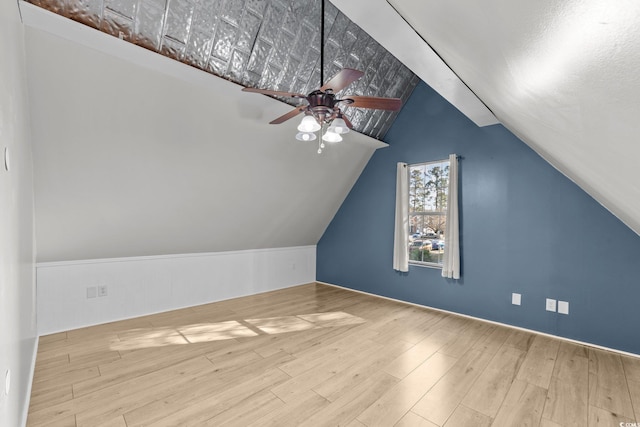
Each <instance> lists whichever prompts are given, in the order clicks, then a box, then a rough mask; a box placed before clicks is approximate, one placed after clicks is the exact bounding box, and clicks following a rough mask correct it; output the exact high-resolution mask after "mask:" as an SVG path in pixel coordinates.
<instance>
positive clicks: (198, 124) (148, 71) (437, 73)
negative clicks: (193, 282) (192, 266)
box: [21, 0, 640, 261]
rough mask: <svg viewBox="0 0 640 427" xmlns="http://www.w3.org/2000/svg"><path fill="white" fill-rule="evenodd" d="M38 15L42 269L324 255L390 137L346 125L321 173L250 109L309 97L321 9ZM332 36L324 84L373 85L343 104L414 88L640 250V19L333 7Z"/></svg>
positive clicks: (634, 12)
mask: <svg viewBox="0 0 640 427" xmlns="http://www.w3.org/2000/svg"><path fill="white" fill-rule="evenodd" d="M32 3H34V4H38V5H40V6H42V8H47V9H49V10H50V11H52V12H55V14H52V13H50V12H46V11H43V9H42V8H40V7H35V6H33V5H31V4H24V3H21V10H22V15H23V19H24V22H25V23H26V24H27V25H28V27H27V63H28V70H29V85H30V102H31V105H32V106H31V108H32V111H31V114H32V117H33V120H34V122H35V123H36V125H35V126H34V130H33V133H34V139H35V143H34V159H35V163H36V164H35V170H36V177H35V181H36V222H37V228H38V248H39V260H40V261H55V260H63V259H81V258H100V257H112V256H131V255H154V254H163V253H182V252H206V251H219V250H236V249H253V248H262V247H279V246H294V245H304V244H315V243H316V242H317V240H318V239H319V237H320V236H321V235H322V232H323V231H324V229H325V228H326V226H327V225H328V223H329V221H330V220H331V218H332V216H333V214H334V213H335V211H336V210H337V209H338V207H339V205H340V203H341V202H342V200H343V198H344V197H345V196H346V194H347V192H348V191H349V189H350V188H351V185H352V184H353V182H354V181H355V179H357V177H358V175H359V173H360V171H361V170H362V168H363V167H364V165H365V164H366V162H367V161H368V158H369V157H370V155H371V154H372V153H373V151H374V150H375V149H377V148H379V147H382V146H383V145H384V144H382V143H380V142H379V141H378V140H384V134H385V132H386V130H387V129H388V128H389V126H390V125H391V124H392V123H393V120H394V118H395V115H394V114H393V113H388V112H375V111H372V110H355V111H348V112H347V114H349V115H350V117H351V120H352V122H354V125H355V128H356V130H358V131H359V132H360V133H359V134H358V133H352V134H349V136H348V138H351V141H352V142H353V143H352V144H343V145H340V146H333V147H329V148H330V149H329V150H327V152H326V153H323V155H322V156H324V157H321V156H318V155H317V154H316V153H315V149H310V148H309V147H308V146H303V145H295V144H296V142H295V140H293V141H292V134H293V133H295V125H296V123H290V122H294V120H291V121H289V122H287V123H285V124H284V125H278V126H275V127H274V126H270V125H268V124H267V123H268V121H269V120H271V119H273V118H275V117H277V116H279V115H280V114H283V113H284V112H286V111H289V110H290V109H291V107H290V106H289V105H286V104H284V103H283V102H282V101H283V100H275V99H272V98H268V97H264V96H260V95H256V94H246V93H241V92H240V86H239V85H242V86H253V87H261V88H268V89H275V90H291V91H296V92H302V93H306V92H307V91H310V90H312V89H315V88H316V87H317V86H318V82H319V81H320V77H319V75H320V69H319V62H320V61H319V54H320V48H319V37H318V35H319V28H318V26H319V18H320V15H319V12H318V11H319V1H314V0H306V1H294V0H291V1H289V0H263V1H262V0H228V1H220V2H206V1H198V0H87V1H75V0H66V1H62V0H55V1H44V0H32ZM62 16H65V17H68V18H71V19H73V20H75V22H73V21H70V20H69V19H67V18H63V17H62ZM78 22H79V23H78ZM97 30H101V31H97ZM325 30H326V37H325V44H324V51H325V55H326V56H325V62H324V63H325V69H324V71H325V76H331V75H333V74H335V72H337V71H338V70H339V69H340V68H341V67H353V68H359V69H362V71H365V76H364V77H363V78H362V79H361V80H360V81H359V82H356V83H354V84H353V85H352V86H350V87H348V88H347V89H346V91H349V92H350V93H355V94H362V95H371V96H396V97H401V98H403V99H406V98H407V97H408V96H409V94H410V93H411V90H412V88H413V87H414V86H415V84H416V82H417V81H418V79H422V80H423V81H425V82H426V83H427V84H429V85H430V86H431V87H433V88H434V89H435V90H436V91H437V92H439V93H440V94H441V95H442V96H443V97H444V98H445V99H447V100H448V101H449V102H451V103H452V104H453V105H454V106H456V107H457V108H458V109H459V110H460V111H461V112H463V113H464V114H465V115H467V117H469V119H470V120H472V121H473V122H475V123H476V124H477V125H478V126H487V125H492V124H496V123H502V124H503V125H505V126H506V127H507V128H508V129H510V130H511V131H512V132H513V133H515V134H516V135H517V136H519V137H520V138H521V139H522V140H523V141H524V142H525V143H527V144H528V145H529V146H531V147H532V148H533V149H534V150H536V151H537V152H538V153H539V154H540V155H541V156H543V157H544V158H545V159H547V160H548V161H549V162H550V163H551V164H553V165H554V166H555V167H556V168H558V169H559V170H560V171H561V172H562V173H564V174H565V175H566V176H568V177H569V178H570V179H572V180H573V181H575V182H576V183H577V184H579V185H580V186H581V187H582V188H583V189H585V191H587V192H588V193H589V194H591V195H592V196H593V197H594V198H595V199H596V200H598V201H599V202H600V203H602V204H603V205H604V206H605V207H606V208H608V209H609V210H610V211H611V212H612V213H614V214H615V215H616V216H617V217H618V218H620V219H621V220H622V221H623V222H625V223H626V224H627V225H628V226H629V227H630V228H632V229H633V230H635V231H636V232H639V231H640V185H639V184H638V182H639V180H638V178H639V177H640V176H639V173H638V172H637V169H636V166H635V159H636V158H638V157H640V144H639V143H638V141H639V140H640V120H638V117H640V103H639V102H637V99H638V98H639V97H640V78H639V77H638V76H637V73H636V69H637V68H638V66H640V4H638V3H637V2H634V1H630V0H626V1H622V2H615V3H612V2H607V1H605V0H567V1H564V2H561V3H558V2H554V1H551V0H542V1H539V2H533V3H532V2H525V1H514V2H506V3H505V2H503V1H499V0H488V1H486V2H481V3H478V2H475V1H472V0H461V1H457V2H441V1H435V0H427V1H424V0H420V1H419V0H388V1H387V0H333V1H332V2H331V3H327V8H326V13H325ZM121 39H122V40H121ZM158 53H160V54H162V55H164V56H161V55H158ZM168 58H170V59H168ZM185 63H186V64H188V66H187V65H185ZM214 75H215V76H219V77H215V76H214ZM326 78H328V77H325V80H326ZM369 136H370V137H372V138H370V137H369ZM236 166H237V167H239V168H240V169H237V168H236ZM291 176H295V179H293V180H292V179H291ZM230 177H232V178H230ZM256 206H260V208H259V209H258V210H257V211H256ZM256 212H259V213H260V215H257V214H256Z"/></svg>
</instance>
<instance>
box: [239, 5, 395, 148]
mask: <svg viewBox="0 0 640 427" xmlns="http://www.w3.org/2000/svg"><path fill="white" fill-rule="evenodd" d="M321 17H322V18H321V25H320V31H321V33H320V44H321V46H320V84H322V82H323V81H324V76H323V71H324V43H323V40H324V0H322V7H321ZM363 75H364V73H363V72H362V71H359V70H354V69H352V68H343V69H342V70H341V71H340V72H338V74H336V75H335V76H333V77H332V78H331V79H329V81H327V82H326V83H324V84H323V85H322V86H321V87H320V88H319V89H317V90H314V91H313V92H311V93H309V94H307V95H304V94H301V93H290V92H283V91H276V90H268V89H256V88H251V87H245V88H243V89H242V90H243V91H244V92H254V93H261V94H263V95H270V96H278V97H283V98H297V99H301V100H304V101H303V104H302V105H300V106H298V107H296V108H294V109H293V110H292V111H290V112H288V113H286V114H284V115H282V116H280V117H278V118H276V119H274V120H272V121H271V122H269V123H270V124H280V123H283V122H285V121H287V120H289V119H291V118H293V117H295V116H297V115H298V114H301V113H304V117H303V118H302V122H301V123H300V125H298V131H299V133H298V134H297V135H296V139H298V140H300V141H312V140H314V139H316V135H315V132H317V131H319V130H321V129H322V127H323V125H329V127H328V128H327V130H326V132H325V134H324V135H323V136H322V139H323V140H324V141H328V142H339V141H342V137H341V136H340V135H341V134H345V133H347V132H349V129H351V128H353V125H352V124H351V121H350V120H349V118H348V117H347V116H345V115H343V113H342V111H341V109H340V107H341V106H350V107H355V108H370V109H376V110H389V111H398V110H400V108H401V107H402V100H401V99H399V98H382V97H375V96H359V95H347V96H344V97H343V98H341V99H338V98H336V94H337V93H338V92H340V91H341V90H343V89H345V88H346V87H347V86H349V85H350V84H351V83H353V82H355V81H357V80H358V79H359V78H361V77H362V76H363ZM322 148H324V144H323V143H320V146H319V148H318V153H321V152H322Z"/></svg>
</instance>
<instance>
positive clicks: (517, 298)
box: [511, 292, 522, 305]
mask: <svg viewBox="0 0 640 427" xmlns="http://www.w3.org/2000/svg"><path fill="white" fill-rule="evenodd" d="M521 302H522V295H520V294H516V293H515V292H514V293H512V294H511V304H513V305H520V303H521Z"/></svg>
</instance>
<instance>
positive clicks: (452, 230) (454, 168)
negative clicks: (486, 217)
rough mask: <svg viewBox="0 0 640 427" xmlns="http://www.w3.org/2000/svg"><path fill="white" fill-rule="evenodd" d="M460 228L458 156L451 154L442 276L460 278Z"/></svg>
mask: <svg viewBox="0 0 640 427" xmlns="http://www.w3.org/2000/svg"><path fill="white" fill-rule="evenodd" d="M459 233H460V228H459V226H458V156H457V155H456V154H450V155H449V196H448V197H447V226H446V230H445V235H444V260H443V263H442V277H446V278H449V279H459V278H460V236H459Z"/></svg>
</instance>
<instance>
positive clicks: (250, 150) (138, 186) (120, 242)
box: [23, 10, 384, 262]
mask: <svg viewBox="0 0 640 427" xmlns="http://www.w3.org/2000/svg"><path fill="white" fill-rule="evenodd" d="M23 13H24V10H23ZM47 13H48V12H47ZM53 17H54V18H56V19H58V20H60V22H58V24H60V25H63V26H64V27H65V28H68V27H67V24H69V22H70V23H71V24H72V26H71V27H70V28H71V30H72V31H71V33H72V35H73V38H78V39H81V40H83V41H84V42H86V43H87V44H91V45H100V49H93V48H90V47H87V46H85V45H83V44H79V43H76V42H73V41H70V40H66V39H64V38H61V37H58V36H54V35H51V34H50V33H48V32H45V31H42V30H38V29H34V28H31V27H26V48H27V49H26V50H27V58H26V59H27V70H28V82H29V96H30V99H29V103H30V109H31V121H32V133H33V141H34V143H33V152H34V154H33V157H34V174H35V176H34V178H35V203H36V235H37V252H38V254H37V259H38V261H40V262H46V261H63V260H80V259H94V258H112V257H127V256H141V255H142V256H144V255H162V254H175V253H197V252H216V251H232V250H243V249H260V248H274V247H288V246H302V245H314V244H316V243H317V241H318V239H319V238H320V236H322V233H323V232H324V229H325V228H326V227H327V225H328V224H329V222H330V221H331V219H332V218H333V215H334V214H335V212H336V210H337V209H338V208H339V206H340V204H341V203H342V200H343V199H344V197H346V195H347V193H348V191H349V190H350V188H351V186H352V185H353V183H354V182H355V180H356V179H357V177H358V176H359V174H360V172H361V171H362V169H363V168H364V166H365V164H366V162H367V161H368V159H369V157H370V156H371V154H372V153H373V152H374V151H375V149H376V148H379V147H383V146H384V144H383V143H381V142H379V141H377V140H375V139H372V138H370V137H368V136H365V135H362V134H358V133H356V132H352V133H350V134H348V135H346V137H345V142H348V143H343V144H336V145H331V146H328V147H327V149H326V150H325V151H324V152H323V153H322V155H318V154H317V153H316V149H317V146H316V147H314V146H313V145H308V144H303V143H300V142H298V141H296V140H295V138H293V136H294V135H295V132H296V131H295V126H296V125H297V123H295V122H293V121H291V123H289V122H287V123H285V124H282V125H278V126H273V125H269V124H268V121H269V120H270V119H271V118H272V117H274V116H278V115H280V114H283V113H285V112H286V111H288V110H290V106H288V105H286V104H283V103H281V102H279V101H276V100H274V99H272V98H269V97H265V96H260V95H255V94H251V93H243V92H241V91H240V89H241V87H240V86H238V85H236V84H234V83H231V82H228V81H226V80H224V79H220V78H218V77H214V76H211V75H210V74H207V73H205V72H203V71H200V70H197V69H195V68H193V67H188V66H185V65H184V64H181V63H179V62H176V61H173V60H169V59H167V58H165V57H162V56H160V55H157V54H156V53H153V52H151V51H148V50H146V49H143V48H140V47H138V46H135V45H132V44H129V43H126V42H124V41H121V40H118V39H117V38H114V37H111V36H107V35H105V34H103V33H100V32H98V31H95V30H92V29H90V28H88V27H85V26H82V25H80V24H76V23H73V22H71V21H68V20H67V19H66V18H62V17H58V16H56V15H54V16H53ZM47 18H51V17H47ZM67 21H68V22H67Z"/></svg>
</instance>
